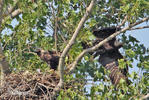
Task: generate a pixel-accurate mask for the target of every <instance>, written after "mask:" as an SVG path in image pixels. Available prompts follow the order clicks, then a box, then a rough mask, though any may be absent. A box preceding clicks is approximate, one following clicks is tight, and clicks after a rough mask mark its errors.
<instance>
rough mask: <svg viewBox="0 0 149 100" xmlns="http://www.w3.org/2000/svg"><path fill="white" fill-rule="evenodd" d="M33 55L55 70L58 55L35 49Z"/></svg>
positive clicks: (53, 52)
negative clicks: (35, 54)
mask: <svg viewBox="0 0 149 100" xmlns="http://www.w3.org/2000/svg"><path fill="white" fill-rule="evenodd" d="M35 53H37V55H38V56H39V57H40V59H41V60H43V61H45V62H46V63H47V64H48V65H49V66H50V67H51V69H54V70H56V69H57V66H58V62H59V57H60V55H59V54H58V53H56V52H55V51H45V50H43V49H40V48H39V49H36V50H35Z"/></svg>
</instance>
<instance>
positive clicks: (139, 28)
mask: <svg viewBox="0 0 149 100" xmlns="http://www.w3.org/2000/svg"><path fill="white" fill-rule="evenodd" d="M144 28H149V26H143V27H136V28H131V29H130V30H137V29H144Z"/></svg>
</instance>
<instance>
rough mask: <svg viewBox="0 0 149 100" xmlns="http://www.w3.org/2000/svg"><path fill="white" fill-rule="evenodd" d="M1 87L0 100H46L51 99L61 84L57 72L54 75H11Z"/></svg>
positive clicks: (24, 73)
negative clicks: (54, 90)
mask: <svg viewBox="0 0 149 100" xmlns="http://www.w3.org/2000/svg"><path fill="white" fill-rule="evenodd" d="M1 82H3V84H2V86H1V87H0V100H28V99H29V100H45V99H48V98H51V95H52V92H53V89H54V88H55V86H56V85H57V84H58V82H59V76H58V75H57V74H56V72H52V73H34V74H33V73H29V72H19V73H11V74H9V75H7V76H6V77H5V79H4V80H3V81H2V80H1Z"/></svg>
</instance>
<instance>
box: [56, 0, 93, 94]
mask: <svg viewBox="0 0 149 100" xmlns="http://www.w3.org/2000/svg"><path fill="white" fill-rule="evenodd" d="M94 2H95V0H92V1H91V3H90V5H89V7H88V8H87V9H86V13H85V15H84V16H83V17H82V19H81V21H80V22H79V24H78V27H77V28H76V30H75V32H74V34H73V36H72V38H71V39H70V41H69V43H68V44H67V45H66V47H65V49H64V51H63V52H62V54H61V57H60V60H59V66H58V71H59V75H60V81H59V83H58V85H57V87H56V88H55V89H54V91H55V92H54V93H56V92H57V91H59V90H60V88H61V87H63V80H64V60H65V57H66V55H67V53H68V51H69V50H70V48H71V47H72V45H73V44H74V43H75V40H76V37H77V35H78V33H79V31H80V30H81V28H82V26H83V24H84V23H85V21H86V19H87V17H88V16H89V14H90V12H91V9H92V8H93V5H94ZM54 95H55V94H54Z"/></svg>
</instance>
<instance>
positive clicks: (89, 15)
mask: <svg viewBox="0 0 149 100" xmlns="http://www.w3.org/2000/svg"><path fill="white" fill-rule="evenodd" d="M148 2H149V1H148V0H114V1H112V0H96V1H95V0H23V1H20V0H1V1H0V8H1V9H0V31H1V34H0V39H1V46H2V48H1V49H2V50H3V52H0V54H1V55H2V60H3V55H5V56H6V57H7V58H8V62H7V63H9V65H10V68H11V70H12V71H13V72H15V71H21V70H28V71H30V72H31V73H33V72H35V71H36V69H41V70H42V72H45V71H46V70H49V67H48V66H47V64H46V63H45V62H42V61H41V60H40V59H39V57H38V56H37V55H36V54H35V53H34V52H33V51H34V50H35V48H37V47H40V48H43V49H44V50H55V51H57V52H62V55H61V57H60V62H59V66H58V67H59V68H58V73H59V75H60V77H61V80H60V82H59V86H58V87H57V88H56V89H55V93H57V92H59V91H60V94H59V96H58V99H62V98H63V99H66V98H71V99H86V98H91V99H105V98H108V99H115V98H117V99H124V98H125V99H130V100H131V99H137V98H143V97H146V96H148V92H149V91H148V88H149V87H148V84H149V81H148V80H149V76H148V68H149V54H148V52H149V51H148V48H146V47H144V46H143V44H141V43H139V41H138V40H137V39H136V38H135V37H132V36H131V35H125V33H126V31H129V30H136V29H143V28H148V27H149V26H148V25H147V23H148V19H149V3H148ZM93 5H94V6H93ZM92 6H93V8H92ZM91 9H92V11H91V12H90V10H91ZM83 16H84V17H83ZM83 18H84V19H83ZM80 20H81V21H82V23H81V21H80ZM85 20H86V21H85ZM83 22H85V23H83ZM143 22H146V26H143V27H137V25H139V24H141V23H143ZM78 23H79V24H78ZM79 25H80V26H79ZM113 25H114V26H121V27H122V29H121V30H120V31H118V32H116V33H114V34H113V35H112V36H110V37H108V38H107V39H106V40H104V41H102V42H100V43H99V44H97V45H96V46H95V47H93V48H89V49H87V50H83V48H82V45H81V42H83V41H85V42H87V43H88V44H90V43H91V42H92V41H93V40H94V39H95V37H94V36H93V34H92V31H93V29H95V28H101V27H110V26H113ZM81 27H82V28H81ZM80 29H81V30H80ZM119 34H121V35H119ZM117 35H119V38H120V40H121V41H122V42H123V43H124V44H125V45H124V47H123V49H122V51H121V52H122V53H123V54H124V55H123V56H124V57H125V58H126V59H127V62H124V59H121V60H120V61H119V63H120V68H125V65H126V64H127V65H129V67H136V68H138V69H139V70H140V72H141V74H139V73H137V72H136V71H133V72H131V73H129V75H128V76H129V79H130V80H131V84H130V85H129V86H127V85H126V84H123V81H121V82H120V84H119V88H118V89H117V90H115V86H114V85H112V84H111V82H110V79H109V77H107V76H108V74H109V72H108V71H106V70H105V69H104V68H103V67H101V66H100V64H99V63H98V60H97V59H91V58H92V56H91V55H90V54H88V53H89V52H91V51H94V50H95V49H97V48H98V47H100V46H102V44H103V43H104V42H107V41H108V40H110V39H112V38H114V37H115V36H117ZM133 62H135V63H136V65H137V66H134V65H132V63H133ZM1 64H2V63H1ZM2 66H4V64H2ZM5 68H6V67H3V70H4V72H5V70H7V69H8V67H7V68H6V69H5ZM66 70H67V71H66ZM65 72H67V73H65ZM72 72H73V73H72ZM6 73H7V72H6ZM74 79H75V80H76V82H74V83H75V84H73V85H74V86H72V88H69V89H68V90H67V91H64V90H60V88H62V87H63V85H64V83H66V82H71V81H72V80H74ZM90 79H91V80H90ZM90 81H92V82H93V83H95V84H92V85H90V88H88V86H89V85H88V84H89V82H90ZM79 83H81V84H82V85H80V84H79ZM121 90H123V92H122V91H121Z"/></svg>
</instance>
